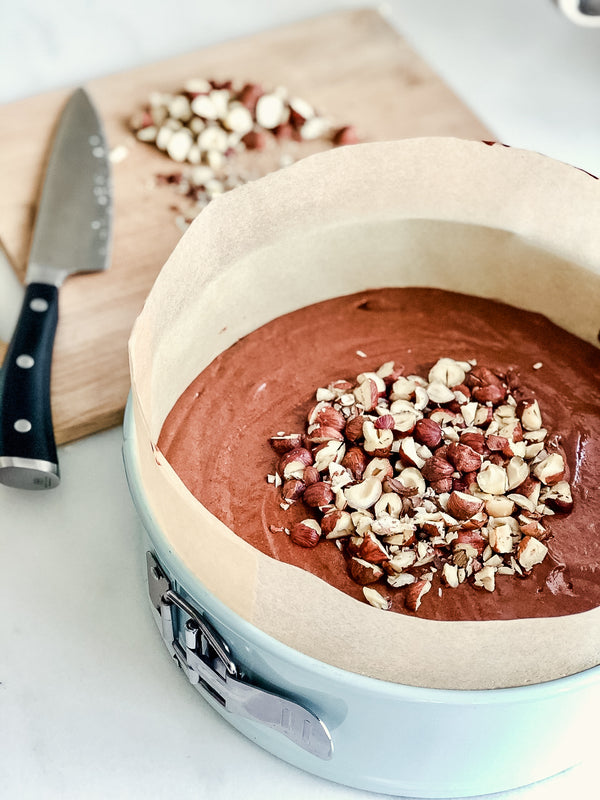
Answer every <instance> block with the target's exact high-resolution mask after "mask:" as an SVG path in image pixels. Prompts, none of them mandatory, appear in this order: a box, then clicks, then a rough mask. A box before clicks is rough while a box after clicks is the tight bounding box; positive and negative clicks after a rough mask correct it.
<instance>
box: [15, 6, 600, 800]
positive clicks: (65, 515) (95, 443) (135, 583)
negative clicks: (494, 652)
mask: <svg viewBox="0 0 600 800" xmlns="http://www.w3.org/2000/svg"><path fill="white" fill-rule="evenodd" d="M359 5H365V3H348V2H345V3H343V2H332V1H328V2H323V0H305V2H304V3H302V4H299V3H293V2H291V0H282V2H279V3H271V2H268V0H260V1H259V0H255V1H254V2H253V3H247V2H243V0H235V1H234V0H224V2H221V3H212V2H211V3H209V2H206V0H175V2H173V3H165V2H162V0H144V2H138V0H131V2H123V0H102V2H100V0H88V2H86V3H81V2H76V0H61V2H60V3H47V2H42V0H27V2H22V3H12V4H10V5H9V4H8V3H6V4H4V6H3V12H2V26H0V37H1V38H0V103H7V102H9V101H11V100H14V99H18V98H21V97H25V96H28V95H31V94H35V93H38V92H40V91H43V90H45V89H51V88H57V87H60V86H73V85H76V84H79V83H82V82H85V81H86V80H87V79H89V78H92V77H97V76H101V75H104V74H108V73H110V72H115V71H118V70H121V69H125V68H127V67H130V66H134V65H139V64H142V63H149V62H151V61H154V60H157V59H159V58H164V57H167V56H170V55H175V54H177V53H180V52H185V51H189V50H192V49H195V48H199V47H202V46H203V45H207V44H212V43H216V42H219V41H224V40H226V39H229V38H232V37H233V36H240V35H244V34H247V33H252V32H256V31H259V30H261V29H264V28H267V27H273V26H275V25H279V24H283V23H287V22H291V21H294V20H296V19H301V18H305V17H308V16H314V15H315V14H317V13H321V12H324V11H329V10H335V9H341V8H348V7H352V6H359ZM384 9H385V12H386V14H387V15H388V17H389V18H390V19H391V21H392V22H393V24H394V25H396V26H397V28H398V29H399V30H400V31H401V32H402V33H403V34H404V35H405V36H406V37H407V38H408V39H409V41H410V42H411V43H412V44H413V46H414V47H415V48H416V49H417V50H418V51H419V52H420V53H421V54H422V55H423V56H424V57H425V59H426V60H427V61H429V63H430V64H431V65H432V66H433V67H434V68H435V69H436V70H437V71H438V72H439V73H440V74H441V75H442V77H443V78H444V79H445V80H446V81H447V82H448V83H449V84H450V85H451V86H452V88H453V89H454V90H455V91H456V92H457V94H459V95H460V96H461V97H462V98H463V99H464V100H465V101H466V102H467V104H468V105H470V106H471V108H472V109H473V110H474V111H475V112H476V113H477V114H478V115H479V116H480V118H481V119H482V120H483V121H484V122H485V123H487V125H488V126H489V127H490V129H492V130H494V131H495V132H496V133H497V136H498V138H499V139H500V140H502V141H504V142H506V143H507V144H511V145H515V146H521V147H527V148H530V149H533V150H537V151H540V152H543V153H546V154H548V155H551V156H553V157H555V158H558V159H561V160H564V161H568V162H570V163H573V164H575V165H577V166H579V167H582V168H584V169H587V170H588V171H590V172H592V173H594V174H597V175H598V174H600V103H599V102H598V97H599V91H598V76H600V29H598V28H592V29H586V28H580V27H576V26H575V25H573V24H572V23H571V22H569V21H568V20H567V19H566V18H565V17H563V16H562V15H561V14H560V13H559V12H558V11H557V9H556V7H555V6H553V5H552V3H551V2H550V0H502V2H499V1H498V0H454V2H448V1H447V0H421V2H416V0H412V2H411V0H396V1H395V2H391V3H388V4H387V5H386V6H384ZM1 113H3V108H1V107H0V114H1ZM1 291H2V283H1V274H0V292H1ZM121 436H122V432H121V429H114V430H111V431H108V432H106V433H102V434H99V435H96V436H91V437H89V438H87V439H85V440H83V441H80V442H77V443H75V444H72V445H69V446H66V447H63V448H61V450H60V454H59V455H60V460H61V470H62V477H63V480H62V484H61V485H60V487H59V488H58V489H56V490H53V491H51V492H45V493H44V492H40V493H26V492H21V491H18V490H11V489H7V488H5V487H0V564H1V575H0V608H1V609H2V613H1V614H0V796H2V798H3V799H5V800H27V799H28V798H35V799H36V800H37V799H38V798H39V799H40V800H42V799H44V800H45V799H46V798H48V800H59V799H60V800H80V798H86V800H95V799H96V798H97V799H98V800H100V798H102V799H103V800H104V799H105V798H108V797H110V798H115V800H116V799H117V798H128V800H137V798H145V800H155V799H158V798H167V797H172V796H173V797H178V798H179V799H180V800H186V799H187V798H198V797H201V798H204V797H210V798H211V799H212V800H225V799H228V798H238V797H243V798H245V800H254V798H256V799H258V798H261V799H262V800H264V799H265V798H266V799H267V800H270V798H280V797H285V798H286V799H287V800H300V798H306V797H307V796H309V795H310V796H311V797H313V798H332V799H335V800H337V799H339V800H341V799H342V798H344V799H346V798H347V800H352V799H353V798H359V797H360V798H367V797H375V795H370V794H369V793H366V792H361V791H357V790H353V789H348V788H345V787H341V786H337V785H334V784H330V783H328V782H325V781H323V780H320V779H318V778H315V777H313V776H311V775H307V774H304V773H302V772H299V771H298V770H296V769H295V768H293V767H290V766H288V765H287V764H285V763H283V762H280V761H278V760H277V759H275V758H274V757H272V756H271V755H269V754H267V753H265V752H263V751H262V750H260V749H259V748H257V747H256V746H255V745H253V744H252V743H251V742H249V741H248V740H246V739H245V738H243V737H242V736H241V735H240V734H238V733H237V731H235V730H234V729H233V728H232V727H230V726H229V725H227V724H226V723H225V722H224V721H223V720H222V719H221V718H220V717H219V716H218V715H217V714H216V713H214V712H213V711H212V709H210V708H209V707H208V706H207V705H206V704H205V703H203V702H202V700H201V699H200V698H199V697H198V696H197V695H196V693H195V691H194V690H193V689H192V688H191V687H190V686H189V685H188V684H187V683H186V681H185V679H184V678H183V676H182V675H178V674H177V673H176V671H175V670H174V668H173V666H172V665H171V663H170V660H169V658H168V656H167V654H166V651H164V650H163V648H162V645H161V644H160V641H159V639H158V636H157V633H156V630H155V628H154V623H153V621H152V619H151V616H150V614H149V613H148V608H147V603H146V595H145V591H146V590H145V585H144V574H143V562H142V553H141V550H140V546H139V527H138V521H137V518H136V513H135V509H134V508H133V504H132V502H131V500H130V497H129V493H128V490H127V485H126V481H125V476H124V472H123V468H122V461H121ZM99 666H101V668H100V669H99ZM594 767H595V765H593V764H591V763H584V764H582V765H581V766H579V767H576V768H574V769H572V770H570V771H568V772H566V773H563V774H562V775H559V776H557V777H555V778H553V779H550V780H547V781H544V782H542V783H540V784H536V785H534V786H531V787H527V788H525V789H521V790H516V791H513V792H509V793H506V794H503V795H496V796H497V797H502V798H524V799H526V800H554V798H556V800H558V798H561V800H562V798H564V797H581V798H585V797H591V796H595V782H596V781H595V775H594Z"/></svg>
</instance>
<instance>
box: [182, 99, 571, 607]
mask: <svg viewBox="0 0 600 800" xmlns="http://www.w3.org/2000/svg"><path fill="white" fill-rule="evenodd" d="M181 112H183V105H182V107H181ZM357 355H359V356H361V357H364V358H366V356H365V355H364V354H363V353H362V351H357ZM510 372H511V374H510V381H509V380H508V379H507V377H506V375H505V374H504V373H502V372H500V371H497V370H492V369H489V368H487V367H483V366H478V365H477V361H476V360H475V359H467V360H463V361H455V360H454V359H451V358H441V359H439V361H438V362H437V363H436V364H434V365H433V366H432V367H431V368H430V369H429V371H428V372H427V377H423V376H420V375H403V374H402V369H400V368H396V366H395V364H394V362H393V361H388V362H386V363H385V364H382V365H381V366H380V367H379V368H378V369H375V370H373V371H367V370H365V371H363V372H361V373H360V374H359V375H358V376H357V377H356V378H355V379H354V380H346V379H345V378H344V379H338V380H333V381H332V382H331V383H329V384H328V385H327V386H322V387H319V388H318V389H317V390H316V394H315V399H316V404H315V405H314V406H313V407H312V408H311V409H310V411H309V412H308V414H307V428H306V431H304V432H293V433H285V432H284V431H278V432H277V433H276V435H274V436H272V437H271V439H270V444H271V446H272V448H273V450H274V451H275V452H276V453H277V455H278V462H277V468H276V471H275V472H274V473H273V474H271V475H269V476H267V480H268V482H269V483H270V484H272V486H273V490H275V489H276V490H278V492H279V494H280V495H281V499H282V500H283V501H284V502H283V503H282V504H281V505H282V508H286V507H288V506H290V505H293V504H296V503H301V504H302V505H303V507H304V508H305V509H306V511H307V512H308V513H313V514H315V515H316V518H309V519H305V520H303V521H302V522H301V523H297V524H296V525H292V526H291V528H290V530H289V537H290V540H291V541H292V542H294V543H296V544H298V545H299V546H301V547H308V548H310V547H316V546H317V545H320V543H321V542H322V541H326V540H328V539H329V540H332V541H333V542H334V543H335V546H336V547H337V548H338V549H339V550H340V551H341V552H342V553H343V554H344V555H345V557H346V559H347V564H348V574H349V575H350V577H351V578H352V579H353V580H354V581H355V582H356V583H358V584H360V585H361V586H363V595H364V597H365V600H366V602H368V603H370V604H371V605H372V606H374V607H375V608H379V609H384V610H385V609H388V608H390V607H391V605H392V601H393V596H395V594H396V592H401V593H402V595H401V596H402V597H403V602H404V605H405V607H406V608H407V609H408V610H409V611H412V612H417V611H418V609H419V607H420V605H421V602H422V600H423V597H424V596H425V594H426V593H427V592H429V590H430V589H431V587H432V584H433V583H434V582H435V583H436V587H437V591H436V592H433V593H432V594H431V595H430V596H431V597H437V598H439V597H442V595H443V593H442V592H440V589H441V588H442V586H444V587H446V588H448V589H457V588H458V587H460V586H461V585H462V584H467V585H472V586H474V587H476V588H477V589H479V590H481V589H483V590H485V591H488V592H493V591H495V588H496V582H497V580H498V579H500V580H508V579H509V578H510V577H511V576H517V577H519V578H521V579H522V578H523V577H527V575H528V574H529V573H530V571H531V570H532V569H533V568H534V567H535V566H536V565H537V564H540V563H541V562H542V561H543V560H544V558H545V557H546V554H547V552H548V547H547V545H546V544H545V542H547V540H548V538H549V537H550V536H551V532H550V530H549V529H548V527H547V525H548V522H547V520H548V518H550V517H552V515H555V514H568V513H569V512H570V511H571V510H572V508H573V497H572V494H571V487H570V484H569V482H568V480H566V479H565V477H567V478H568V465H567V462H566V458H565V454H564V452H563V451H562V449H561V448H560V446H559V445H558V444H557V442H558V441H559V437H557V436H556V435H552V434H551V433H550V432H549V431H548V429H547V428H545V427H542V422H543V421H542V413H541V410H540V408H539V404H538V402H537V400H527V401H523V400H520V399H518V398H521V397H529V396H530V393H529V392H527V391H525V389H524V387H520V385H519V382H518V376H516V375H515V373H514V371H513V370H511V371H510ZM509 383H510V387H509ZM270 529H271V531H273V532H275V531H276V530H280V531H285V532H286V533H288V529H286V528H276V527H274V526H271V527H270ZM323 546H331V545H323ZM374 584H379V585H383V586H387V587H388V588H389V590H390V591H391V593H392V597H389V595H388V593H387V592H386V594H382V593H381V592H379V591H378V590H377V589H375V588H374V586H373V585H374ZM427 602H435V601H430V600H427Z"/></svg>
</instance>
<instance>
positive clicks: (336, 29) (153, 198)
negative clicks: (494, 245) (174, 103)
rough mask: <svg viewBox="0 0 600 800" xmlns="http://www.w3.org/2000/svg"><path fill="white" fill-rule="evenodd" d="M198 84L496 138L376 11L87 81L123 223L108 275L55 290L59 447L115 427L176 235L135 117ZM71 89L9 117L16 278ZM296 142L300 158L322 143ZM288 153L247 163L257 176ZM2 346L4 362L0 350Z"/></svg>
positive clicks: (383, 131) (7, 164)
mask: <svg viewBox="0 0 600 800" xmlns="http://www.w3.org/2000/svg"><path fill="white" fill-rule="evenodd" d="M190 77H209V78H215V79H228V78H231V79H233V80H234V82H235V83H236V84H237V83H244V82H246V81H248V80H252V81H257V82H259V83H262V84H263V85H264V86H265V87H275V86H278V85H283V86H286V87H288V88H289V89H290V91H292V92H293V93H294V94H297V95H299V96H301V97H304V98H305V99H307V100H309V101H310V102H311V103H312V104H313V105H314V106H315V107H316V108H317V109H319V110H320V111H321V112H322V113H326V115H327V116H328V117H330V118H331V119H332V120H334V121H336V122H338V123H339V124H345V123H353V124H354V125H355V126H356V128H357V130H358V133H359V135H360V137H361V139H362V140H364V141H372V140H385V139H398V138H406V137H412V136H434V135H444V136H459V137H463V138H468V139H489V138H493V137H492V135H491V134H490V133H489V131H488V130H486V128H485V127H484V125H483V124H482V123H481V122H480V121H479V120H478V119H477V118H476V117H475V116H474V115H473V114H472V113H471V112H470V111H469V110H468V109H467V108H466V107H465V106H464V104H463V103H462V102H461V101H460V100H459V99H458V98H457V97H456V96H455V95H454V94H453V93H452V92H451V91H450V90H449V88H448V87H447V86H446V85H445V84H444V83H443V82H442V81H441V80H440V78H439V77H438V76H437V75H436V74H435V73H434V72H433V71H432V70H431V69H430V68H429V67H428V66H427V64H425V63H424V62H423V61H422V59H420V58H419V57H418V56H417V55H416V54H415V53H414V51H412V50H411V48H410V47H409V46H408V45H407V44H406V42H405V41H404V40H403V39H402V38H401V37H400V36H399V35H398V34H397V33H396V31H395V30H394V29H393V28H391V27H390V26H389V25H388V24H387V23H386V22H385V20H384V19H383V18H382V17H381V16H380V15H379V14H378V13H377V12H376V11H373V10H366V9H365V10H358V11H349V12H343V13H334V14H329V15H326V16H323V17H318V18H315V19H310V20H307V21H304V22H301V23H296V24H294V25H290V26H287V27H285V28H279V29H275V30H272V31H266V32H264V33H261V34H259V35H256V36H252V37H248V38H245V39H240V40H234V41H231V42H227V43H224V44H219V45H216V46H214V47H210V48H207V49H205V50H202V51H200V52H196V53H189V54H186V55H182V56H180V57H177V58H173V59H169V60H167V61H163V62H160V63H156V64H151V65H148V66H144V67H140V68H138V69H135V70H130V71H128V72H125V73H122V74H117V75H111V76H107V77H104V78H100V79H98V80H94V81H91V82H90V83H89V84H87V86H86V88H87V89H88V91H89V93H90V95H91V97H92V98H93V100H94V102H95V103H96V105H97V107H98V110H99V112H100V114H101V116H102V118H103V121H104V124H105V126H106V132H107V135H108V139H109V143H110V146H111V147H113V148H114V147H116V146H118V145H122V144H124V145H126V146H127V148H128V151H129V152H128V156H127V158H125V159H124V160H123V161H122V162H121V163H118V164H115V165H114V167H113V181H114V198H115V226H114V241H113V248H112V263H111V267H110V269H109V270H108V271H107V272H105V273H101V274H93V275H80V276H74V277H72V278H70V279H69V280H67V281H66V283H65V284H64V286H63V287H62V289H61V292H60V322H59V327H58V332H57V337H56V343H55V350H54V362H53V369H52V408H53V418H54V426H55V435H56V440H57V442H58V443H59V444H60V443H65V442H68V441H71V440H74V439H77V438H79V437H82V436H85V435H87V434H90V433H93V432H95V431H99V430H102V429H104V428H107V427H111V426H113V425H116V424H118V423H119V422H120V421H121V419H122V413H123V409H124V406H125V401H126V398H127V393H128V391H129V371H128V361H127V340H128V337H129V333H130V330H131V327H132V325H133V322H134V320H135V317H136V316H137V314H138V313H139V311H140V310H141V307H142V305H143V302H144V299H145V297H146V295H147V294H148V291H149V290H150V288H151V286H152V283H153V281H154V279H155V277H156V275H157V274H158V272H159V270H160V268H161V266H162V265H163V263H164V262H165V261H166V259H167V257H168V255H169V253H170V252H171V250H172V249H173V247H174V246H175V244H176V243H177V241H178V239H179V238H180V236H181V231H180V229H179V228H178V227H177V225H176V224H175V214H174V212H173V210H172V208H171V206H172V205H173V203H174V202H177V197H176V196H174V195H173V194H171V193H170V192H171V189H169V188H168V187H161V188H158V187H156V185H155V176H156V174H158V173H161V172H162V173H165V172H169V171H174V165H173V162H170V161H169V160H168V158H167V157H166V156H164V155H162V154H160V153H158V152H156V151H154V150H153V149H152V148H151V147H149V146H148V145H144V144H141V143H139V142H137V141H136V140H134V139H133V137H132V136H131V134H130V133H129V131H128V125H127V122H128V119H129V118H130V117H131V114H132V113H133V112H134V111H135V110H136V109H138V108H139V107H140V106H141V105H142V104H143V103H144V102H145V101H146V100H147V98H148V96H149V94H150V92H152V91H157V90H158V91H174V90H177V89H178V88H179V87H180V86H181V85H182V83H183V82H184V81H185V80H186V79H188V78H190ZM70 92H71V90H70V89H69V90H64V91H56V92H51V93H47V94H44V95H38V96H36V97H32V98H28V99H26V100H22V101H19V102H16V103H12V104H10V105H7V106H4V107H3V108H2V109H0V141H2V145H3V146H2V148H1V149H0V183H1V185H2V186H3V192H2V195H1V198H0V238H1V239H2V241H3V242H4V244H5V246H6V249H7V250H8V252H9V253H10V254H11V257H12V259H13V263H15V264H16V265H17V269H18V272H19V275H20V277H21V278H23V276H24V273H25V267H26V262H27V253H28V250H29V245H30V241H31V234H32V229H33V222H34V219H35V213H36V203H37V200H38V196H39V191H40V188H41V182H42V179H43V174H44V167H45V161H46V158H47V154H48V148H49V146H50V142H51V135H52V131H53V128H54V126H55V124H56V121H57V119H58V117H59V115H60V112H61V110H62V107H63V105H64V103H65V101H66V99H67V97H68V96H69V94H70ZM319 146H320V147H321V148H322V147H323V146H324V145H322V144H321V145H318V144H315V143H307V144H305V145H300V146H298V145H295V147H296V148H297V150H296V151H295V153H294V155H295V156H298V157H299V156H302V155H305V154H307V153H309V152H312V151H314V150H315V149H316V148H318V147H319ZM278 159H279V153H278V152H277V151H276V150H271V151H270V152H268V153H267V154H266V155H261V156H260V157H259V158H257V157H256V156H251V154H246V155H245V156H244V160H245V164H246V166H247V168H248V169H249V170H251V171H252V173H253V174H255V175H258V174H261V173H264V172H265V171H268V170H269V169H274V168H276V166H277V164H278ZM3 349H4V348H3V347H2V346H0V356H1V355H2V353H3Z"/></svg>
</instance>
